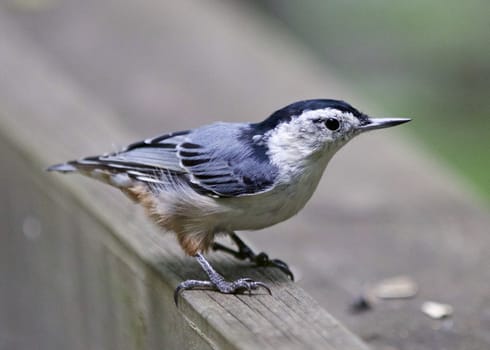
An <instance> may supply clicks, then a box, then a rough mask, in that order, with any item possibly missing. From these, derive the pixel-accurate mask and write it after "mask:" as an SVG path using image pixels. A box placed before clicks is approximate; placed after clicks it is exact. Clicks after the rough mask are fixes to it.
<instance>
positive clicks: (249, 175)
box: [79, 123, 277, 197]
mask: <svg viewBox="0 0 490 350" xmlns="http://www.w3.org/2000/svg"><path fill="white" fill-rule="evenodd" d="M248 128H249V127H248V125H246V124H232V123H216V124H211V125H208V126H206V127H202V128H199V129H195V130H192V131H182V132H178V133H172V134H166V135H162V136H159V137H156V138H153V139H147V140H144V141H141V142H138V143H134V144H131V145H129V146H128V147H126V149H124V150H123V151H121V152H118V153H114V154H109V155H104V156H99V157H90V158H85V159H83V160H81V161H79V162H85V163H86V164H87V163H90V162H92V163H98V164H99V165H102V164H103V165H104V167H106V168H110V170H112V171H116V172H124V173H126V174H128V175H129V176H131V177H133V178H135V179H137V180H139V181H143V182H148V183H162V184H163V185H165V182H167V183H168V179H169V178H172V177H175V176H178V177H179V179H184V180H185V181H186V182H188V183H189V184H190V185H191V186H192V187H193V188H194V189H195V190H196V191H198V192H200V193H203V194H207V195H212V196H217V197H231V196H240V195H247V194H254V193H260V192H265V191H267V190H268V189H270V188H271V187H272V185H273V183H274V179H275V177H276V176H277V168H276V167H275V166H273V165H271V164H270V162H269V159H268V156H267V154H266V150H265V149H263V148H261V147H259V146H255V145H254V144H253V142H252V140H251V137H252V136H253V135H252V134H250V133H249V132H248V131H249V130H248ZM94 166H95V164H94ZM162 175H165V176H162Z"/></svg>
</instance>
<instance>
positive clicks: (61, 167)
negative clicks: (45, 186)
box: [46, 161, 78, 174]
mask: <svg viewBox="0 0 490 350" xmlns="http://www.w3.org/2000/svg"><path fill="white" fill-rule="evenodd" d="M46 171H57V172H59V173H63V174H66V173H74V172H78V169H77V167H76V166H75V164H74V162H73V161H72V162H67V163H60V164H55V165H51V166H49V167H47V168H46Z"/></svg>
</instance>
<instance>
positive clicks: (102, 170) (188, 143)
mask: <svg viewBox="0 0 490 350" xmlns="http://www.w3.org/2000/svg"><path fill="white" fill-rule="evenodd" d="M410 120H411V119H409V118H373V117H370V116H368V115H367V114H364V113H362V112H360V111H359V110H358V109H356V108H354V107H353V106H352V105H350V104H349V103H347V102H344V101H342V100H335V99H309V100H302V101H298V102H294V103H291V104H289V105H287V106H285V107H283V108H281V109H279V110H277V111H275V112H273V113H272V114H271V115H270V116H269V117H267V118H266V119H265V120H263V121H261V122H254V123H236V122H233V123H232V122H215V123H212V124H208V125H204V126H201V127H198V128H195V129H190V130H185V131H178V132H171V133H166V134H163V135H160V136H156V137H153V138H148V139H145V140H143V141H139V142H135V143H132V144H130V145H128V146H127V147H125V148H124V149H122V150H121V151H118V152H112V153H105V154H102V155H98V156H90V157H85V158H81V159H78V160H71V161H67V162H64V163H60V164H55V165H52V166H50V167H48V168H47V170H48V171H55V172H60V173H80V174H82V175H86V176H88V177H91V178H94V179H97V180H100V181H102V182H104V183H106V184H109V185H111V186H114V187H116V188H118V189H120V190H121V191H122V192H124V193H125V194H126V195H127V196H129V198H131V199H132V200H133V201H135V202H136V203H138V204H141V205H142V206H143V207H144V208H145V211H146V213H147V215H148V216H149V217H150V218H151V220H152V221H153V222H154V223H156V225H157V226H159V227H160V228H162V229H163V230H164V231H166V232H173V233H174V234H175V236H176V238H177V241H178V243H179V244H180V247H181V248H182V249H183V251H184V252H185V253H186V254H187V255H188V256H191V257H195V258H196V260H197V262H198V263H199V264H200V266H201V268H202V269H203V271H204V272H205V273H206V275H207V277H208V279H205V280H186V281H183V282H181V283H180V284H179V285H178V286H177V288H176V289H175V292H174V300H175V303H176V305H177V303H178V297H179V295H180V294H181V293H182V292H183V291H185V290H190V289H209V290H215V291H218V292H221V293H224V294H238V293H245V292H248V293H251V291H252V290H257V289H259V288H263V289H265V290H266V291H267V292H268V293H269V294H271V290H270V288H269V287H268V286H267V285H266V284H265V283H263V282H260V281H255V280H253V279H250V278H239V279H237V280H234V281H228V280H227V279H226V278H225V277H224V276H223V275H222V274H220V273H219V272H217V271H216V270H215V269H214V268H213V267H212V265H211V264H210V263H209V261H208V260H207V258H206V257H205V254H206V253H208V252H209V251H210V250H213V251H223V252H225V253H229V254H231V255H233V256H234V257H236V258H238V259H242V260H249V261H251V262H252V263H254V264H255V265H257V266H270V267H275V268H278V269H280V270H281V271H283V272H284V273H285V274H286V275H288V276H289V277H290V278H291V279H292V280H293V279H294V276H293V274H292V272H291V270H290V268H289V267H288V265H287V264H286V263H285V262H284V261H282V260H279V259H270V258H269V256H268V255H267V254H266V253H263V252H262V253H259V254H256V253H255V252H254V251H253V250H252V249H251V248H250V247H248V246H247V245H246V244H245V243H244V242H243V241H242V240H241V239H240V237H239V236H238V235H237V234H236V231H250V230H260V229H264V228H267V227H269V226H272V225H275V224H277V223H280V222H282V221H285V220H287V219H289V218H291V217H292V216H294V215H295V214H297V213H298V212H299V211H300V210H301V209H302V208H303V207H304V206H305V204H306V203H307V202H308V200H309V199H310V198H311V197H312V195H313V193H314V192H315V189H316V188H317V185H318V183H319V181H320V179H321V177H322V175H323V173H324V170H325V169H326V167H327V164H328V163H329V161H330V159H331V158H332V157H333V156H334V154H335V153H336V152H337V151H338V150H339V149H340V148H341V147H342V146H344V145H345V144H346V143H347V142H348V141H349V140H351V139H352V138H354V137H355V136H357V135H359V134H362V133H364V132H367V131H371V130H375V129H382V128H387V127H392V126H395V125H399V124H403V123H406V122H409V121H410ZM219 235H228V236H229V237H230V238H231V240H232V241H233V242H234V244H235V245H236V248H237V249H233V248H230V247H228V246H225V245H224V244H221V243H219V242H217V241H215V238H216V237H218V236H219Z"/></svg>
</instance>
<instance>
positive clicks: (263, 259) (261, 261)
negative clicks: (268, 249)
mask: <svg viewBox="0 0 490 350" xmlns="http://www.w3.org/2000/svg"><path fill="white" fill-rule="evenodd" d="M252 261H253V262H255V264H256V265H257V266H264V267H268V266H271V267H276V268H278V269H279V270H281V271H282V272H284V273H285V274H286V275H287V276H288V277H289V278H290V279H291V281H294V275H293V272H292V271H291V270H290V269H289V266H288V264H286V263H285V262H284V261H282V260H279V259H269V256H268V255H267V254H266V253H264V252H262V253H259V254H257V255H256V256H255V258H253V259H252Z"/></svg>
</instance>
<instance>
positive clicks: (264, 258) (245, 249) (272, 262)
mask: <svg viewBox="0 0 490 350" xmlns="http://www.w3.org/2000/svg"><path fill="white" fill-rule="evenodd" d="M229 235H230V237H231V239H232V240H233V242H235V244H236V245H237V247H238V251H236V250H233V249H231V248H228V247H226V246H224V245H222V244H220V243H218V242H214V243H213V250H221V251H223V252H225V253H228V254H231V255H233V256H234V257H235V258H237V259H240V260H245V259H248V260H250V261H251V262H254V263H255V264H256V265H257V266H272V267H277V268H278V269H279V270H281V271H282V272H284V273H285V274H286V275H288V277H289V278H291V280H292V281H294V275H293V273H292V272H291V270H290V269H289V266H288V265H287V264H286V263H285V262H284V261H282V260H279V259H269V256H268V255H267V254H266V253H264V252H261V253H259V254H255V253H254V251H253V250H252V249H251V248H250V247H249V246H247V245H246V244H245V242H243V241H242V240H241V239H240V237H238V236H237V234H236V233H235V232H230V233H229Z"/></svg>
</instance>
